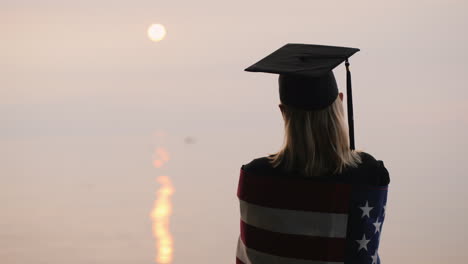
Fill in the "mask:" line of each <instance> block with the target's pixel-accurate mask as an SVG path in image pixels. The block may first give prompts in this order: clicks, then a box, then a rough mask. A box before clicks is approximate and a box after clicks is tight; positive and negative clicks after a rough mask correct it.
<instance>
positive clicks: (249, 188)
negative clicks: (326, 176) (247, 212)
mask: <svg viewBox="0 0 468 264" xmlns="http://www.w3.org/2000/svg"><path fill="white" fill-rule="evenodd" d="M350 192H351V185H350V184H345V183H328V182H317V181H313V180H311V179H304V178H302V179H301V178H280V177H267V176H259V175H254V174H251V173H247V172H245V171H244V170H242V169H241V173H240V177H239V184H238V187H237V197H239V198H240V199H242V200H244V201H247V202H250V203H254V204H258V205H261V206H267V207H274V208H283V209H291V210H304V211H316V212H327V213H348V210H349V197H350V196H351V195H350Z"/></svg>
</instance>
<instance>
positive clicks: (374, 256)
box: [371, 250, 377, 264]
mask: <svg viewBox="0 0 468 264" xmlns="http://www.w3.org/2000/svg"><path fill="white" fill-rule="evenodd" d="M371 258H372V264H374V263H375V264H377V250H376V251H375V253H374V255H373V256H371Z"/></svg>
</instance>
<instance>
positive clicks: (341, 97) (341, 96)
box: [338, 92, 343, 101]
mask: <svg viewBox="0 0 468 264" xmlns="http://www.w3.org/2000/svg"><path fill="white" fill-rule="evenodd" d="M338 95H339V96H340V100H341V101H343V93H342V92H340V93H339V94H338Z"/></svg>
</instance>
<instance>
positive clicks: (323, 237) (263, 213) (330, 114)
mask: <svg viewBox="0 0 468 264" xmlns="http://www.w3.org/2000/svg"><path fill="white" fill-rule="evenodd" d="M290 45H292V46H290ZM350 51H351V52H350ZM354 52H355V50H354ZM352 53H353V50H351V48H344V47H336V46H323V45H310V44H287V45H285V46H283V47H282V48H280V49H279V50H277V51H275V52H274V53H272V54H270V55H269V56H267V57H266V58H264V59H262V60H261V61H260V62H258V63H257V64H254V65H252V66H251V67H249V68H247V69H246V70H248V71H250V70H251V71H263V72H270V73H280V76H279V88H280V89H279V90H280V101H281V103H280V104H279V108H280V110H281V113H282V115H283V119H284V127H285V138H284V144H283V147H282V148H281V149H280V150H279V151H278V152H277V153H274V154H272V155H269V156H266V157H260V158H256V159H254V160H252V161H251V162H249V163H248V164H245V165H243V166H242V167H241V173H240V177H239V184H238V189H237V196H238V198H239V202H240V214H241V217H240V218H241V220H240V235H239V237H238V243H237V252H236V263H238V264H239V263H246V264H257V263H262V264H263V263H265V264H308V263H310V264H318V263H324V264H325V263H372V264H380V263H381V262H380V261H381V260H380V257H379V255H378V247H379V242H380V236H381V233H382V224H383V220H384V218H385V208H386V201H387V192H388V184H389V183H390V177H389V173H388V171H387V169H386V168H385V166H384V164H383V161H381V160H376V159H375V158H374V157H373V156H372V155H371V154H369V153H366V152H364V151H357V150H354V149H352V148H351V147H350V140H349V138H348V128H347V126H346V122H345V117H344V110H343V93H341V92H338V89H337V85H336V81H335V78H334V75H333V73H332V71H331V70H332V68H334V67H336V66H337V65H338V64H339V62H338V63H336V60H335V62H334V63H332V64H328V65H329V66H328V67H329V68H328V70H327V71H326V72H325V73H322V74H319V75H317V74H315V73H313V72H311V71H309V72H307V74H303V75H297V72H300V71H303V70H302V69H310V68H314V67H311V65H312V66H316V65H313V64H317V63H323V62H324V60H313V59H312V58H315V57H321V58H327V59H325V61H326V60H330V59H333V58H337V57H338V60H340V61H342V60H344V59H346V60H347V58H348V57H349V56H351V55H352ZM298 54H300V55H298ZM304 54H305V55H304ZM350 54H351V55H350ZM297 56H301V57H304V56H305V57H306V58H305V59H300V60H296V59H295V57H297ZM285 58H286V59H285ZM289 62H291V63H290V64H288V63H289ZM315 68H317V67H315ZM322 68H323V67H322ZM291 69H292V71H291ZM290 72H294V73H295V74H291V73H290ZM348 80H349V76H348ZM348 87H349V86H348Z"/></svg>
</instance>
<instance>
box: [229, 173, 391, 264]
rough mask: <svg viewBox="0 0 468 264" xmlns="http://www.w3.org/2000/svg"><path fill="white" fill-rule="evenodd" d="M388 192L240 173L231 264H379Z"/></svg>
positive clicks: (346, 185)
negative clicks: (237, 223) (237, 224)
mask: <svg viewBox="0 0 468 264" xmlns="http://www.w3.org/2000/svg"><path fill="white" fill-rule="evenodd" d="M387 192H388V185H386V186H372V185H367V184H351V183H336V182H329V181H328V182H324V181H322V182H321V181H316V180H314V179H310V178H284V177H283V178H281V177H271V176H261V175H255V174H253V173H249V172H246V171H244V170H242V169H241V173H240V177H239V183H238V188H237V197H238V198H239V203H240V216H241V219H240V235H239V237H238V241H237V251H236V264H351V263H352V264H380V263H381V262H380V257H379V254H378V248H379V240H380V236H381V235H382V224H383V221H384V218H385V205H386V202H387Z"/></svg>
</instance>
